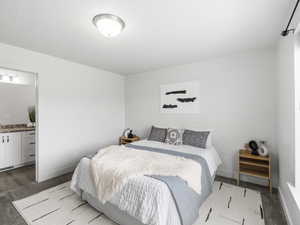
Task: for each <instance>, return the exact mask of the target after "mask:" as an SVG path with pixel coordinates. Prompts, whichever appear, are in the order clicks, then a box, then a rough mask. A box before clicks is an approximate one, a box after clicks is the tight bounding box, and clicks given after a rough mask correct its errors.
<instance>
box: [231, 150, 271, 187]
mask: <svg viewBox="0 0 300 225" xmlns="http://www.w3.org/2000/svg"><path fill="white" fill-rule="evenodd" d="M238 168H239V174H238V179H237V184H238V185H239V184H240V175H248V176H253V177H258V178H262V179H266V180H268V181H269V189H270V192H272V181H271V157H270V156H257V155H253V154H251V152H250V151H249V150H240V151H239V155H238Z"/></svg>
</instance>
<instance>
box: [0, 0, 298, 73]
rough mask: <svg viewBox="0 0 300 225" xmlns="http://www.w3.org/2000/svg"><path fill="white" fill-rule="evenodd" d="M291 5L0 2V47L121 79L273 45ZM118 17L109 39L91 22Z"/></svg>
mask: <svg viewBox="0 0 300 225" xmlns="http://www.w3.org/2000/svg"><path fill="white" fill-rule="evenodd" d="M290 1H293V0H148V1H146V0H119V1H118V0H48V1H44V0H24V1H20V0H1V1H0V42H4V43H7V44H11V45H16V46H20V47H23V48H27V49H31V50H34V51H38V52H42V53H46V54H49V55H53V56H57V57H61V58H65V59H68V60H71V61H75V62H79V63H83V64H87V65H90V66H95V67H98V68H101V69H106V70H110V71H113V72H117V73H120V74H133V73H139V72H143V71H148V70H152V69H157V68H161V67H165V66H170V65H175V64H184V63H190V62H195V61H198V60H202V59H205V58H210V57H213V56H220V55H225V54H231V53H233V52H238V51H243V50H248V49H254V48H263V47H268V46H272V45H274V44H275V42H276V41H277V40H278V38H279V34H280V32H281V30H282V29H283V27H284V25H285V24H286V22H287V20H288V11H289V6H290ZM99 13H112V14H116V15H118V16H120V17H121V18H122V19H123V20H124V21H125V22H126V27H125V30H124V31H123V32H122V33H121V34H120V35H119V36H117V37H115V38H111V39H107V38H105V37H103V36H101V35H100V33H99V32H98V31H97V29H96V28H95V27H94V26H93V24H92V22H91V20H92V18H93V17H94V16H95V15H96V14H99Z"/></svg>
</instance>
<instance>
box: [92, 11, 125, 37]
mask: <svg viewBox="0 0 300 225" xmlns="http://www.w3.org/2000/svg"><path fill="white" fill-rule="evenodd" d="M93 23H94V25H95V26H96V27H97V29H98V30H99V31H100V33H101V34H103V35H104V36H105V37H114V36H117V35H118V34H119V33H121V31H122V30H123V29H124V27H125V23H124V21H123V20H122V19H121V18H120V17H118V16H115V15H112V14H99V15H97V16H95V17H94V18H93Z"/></svg>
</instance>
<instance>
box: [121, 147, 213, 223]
mask: <svg viewBox="0 0 300 225" xmlns="http://www.w3.org/2000/svg"><path fill="white" fill-rule="evenodd" d="M126 147H129V148H134V149H137V150H145V151H152V152H159V153H164V154H168V155H174V156H180V157H184V158H188V159H192V160H194V161H196V162H198V163H199V164H200V165H201V168H202V175H201V188H202V193H201V195H199V194H197V193H196V192H195V191H194V190H193V189H191V188H190V187H189V186H188V185H187V184H186V182H185V181H184V180H182V179H181V178H180V177H174V176H157V175H155V176H154V175H152V176H150V177H152V178H154V179H157V180H160V181H162V182H164V183H165V184H166V185H167V186H168V188H169V189H170V192H171V194H172V197H173V199H174V202H175V205H176V207H177V211H178V215H179V217H180V221H181V225H192V224H193V223H194V222H195V220H196V219H197V218H198V216H199V208H200V206H201V205H202V203H203V202H204V201H205V200H206V198H207V197H208V196H209V194H210V193H211V192H212V186H213V178H212V177H211V175H210V172H209V169H208V165H207V162H206V160H205V159H203V158H202V157H201V156H198V155H194V154H189V153H182V152H176V151H173V150H166V149H160V148H152V147H148V146H139V145H134V144H127V145H126ZM199 151H201V150H199Z"/></svg>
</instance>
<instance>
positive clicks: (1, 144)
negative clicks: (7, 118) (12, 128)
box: [0, 133, 7, 170]
mask: <svg viewBox="0 0 300 225" xmlns="http://www.w3.org/2000/svg"><path fill="white" fill-rule="evenodd" d="M5 155H6V154H5V139H4V135H3V134H2V133H0V170H1V169H3V168H6V167H7V160H6V156H5Z"/></svg>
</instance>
